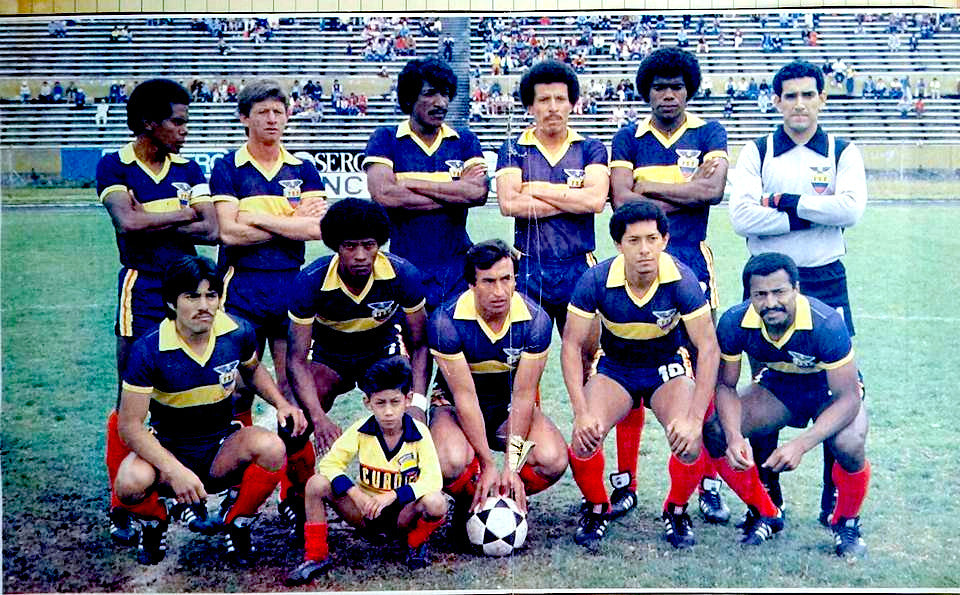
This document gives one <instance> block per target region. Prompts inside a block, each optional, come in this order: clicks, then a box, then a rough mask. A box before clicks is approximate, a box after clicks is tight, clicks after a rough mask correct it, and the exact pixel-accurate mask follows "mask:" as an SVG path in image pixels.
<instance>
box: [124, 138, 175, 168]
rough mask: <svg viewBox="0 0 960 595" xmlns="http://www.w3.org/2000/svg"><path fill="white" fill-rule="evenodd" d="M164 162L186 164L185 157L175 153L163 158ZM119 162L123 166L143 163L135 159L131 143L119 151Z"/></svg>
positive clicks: (135, 155)
mask: <svg viewBox="0 0 960 595" xmlns="http://www.w3.org/2000/svg"><path fill="white" fill-rule="evenodd" d="M164 161H169V162H171V163H179V164H184V163H186V162H187V160H186V158H185V157H181V156H180V155H178V154H176V153H167V156H166V157H164ZM120 162H121V163H123V164H124V165H130V164H131V163H133V162H140V163H143V162H142V161H140V160H139V159H137V154H136V153H135V152H134V150H133V142H129V143H127V144H126V145H124V146H123V148H122V149H120Z"/></svg>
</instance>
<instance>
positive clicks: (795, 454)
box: [763, 440, 807, 473]
mask: <svg viewBox="0 0 960 595" xmlns="http://www.w3.org/2000/svg"><path fill="white" fill-rule="evenodd" d="M806 452H807V451H806V450H805V449H804V448H803V447H802V446H801V445H799V444H797V442H796V441H794V440H791V441H789V442H787V443H786V444H784V445H783V446H780V447H779V448H777V449H776V450H775V451H773V454H771V455H770V457H769V458H767V460H766V461H764V463H763V466H764V467H767V468H768V469H770V470H771V471H774V472H776V473H779V472H780V471H793V470H794V469H796V468H797V467H799V466H800V461H801V460H802V459H803V455H804V454H805V453H806Z"/></svg>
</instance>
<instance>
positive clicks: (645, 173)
mask: <svg viewBox="0 0 960 595" xmlns="http://www.w3.org/2000/svg"><path fill="white" fill-rule="evenodd" d="M633 179H634V180H645V181H647V182H660V183H661V184H682V183H684V182H686V181H687V178H685V177H684V176H683V173H681V172H680V166H679V165H676V164H674V165H645V166H642V167H637V168H635V169H634V170H633Z"/></svg>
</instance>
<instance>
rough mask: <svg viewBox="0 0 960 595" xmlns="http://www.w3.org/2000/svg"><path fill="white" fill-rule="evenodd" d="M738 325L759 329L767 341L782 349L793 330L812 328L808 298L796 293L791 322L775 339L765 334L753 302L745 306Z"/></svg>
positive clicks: (764, 328)
mask: <svg viewBox="0 0 960 595" xmlns="http://www.w3.org/2000/svg"><path fill="white" fill-rule="evenodd" d="M740 326H741V327H743V328H749V329H760V333H761V334H762V335H763V338H764V339H765V340H766V341H767V342H768V343H770V344H771V345H773V346H774V347H776V348H777V349H782V348H783V346H784V345H786V344H787V341H789V340H790V338H791V337H793V333H794V331H810V330H813V315H812V313H811V309H810V300H808V299H807V298H806V296H804V295H803V294H798V295H797V312H796V314H795V315H794V318H793V323H792V324H791V325H790V327H789V328H787V330H786V332H784V333H783V336H781V337H780V339H779V340H777V341H774V340H773V339H771V338H770V336H769V335H768V334H767V327H766V326H765V325H764V324H763V318H761V317H760V314H758V313H757V311H756V310H755V309H754V308H753V304H750V305H749V306H747V311H746V312H745V313H744V315H743V320H741V321H740Z"/></svg>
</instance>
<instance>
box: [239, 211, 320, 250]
mask: <svg viewBox="0 0 960 595" xmlns="http://www.w3.org/2000/svg"><path fill="white" fill-rule="evenodd" d="M322 211H323V213H326V209H322ZM322 218H323V215H322V214H321V215H319V216H307V215H303V214H300V215H297V214H296V213H294V216H292V217H284V216H281V215H273V214H271V213H261V212H259V211H240V213H238V215H237V222H238V223H240V224H245V225H252V226H254V227H259V228H260V229H262V230H264V231H268V232H270V233H271V234H273V235H275V236H280V237H284V238H287V239H288V240H300V241H304V242H306V241H310V240H319V239H320V238H321V235H320V219H322Z"/></svg>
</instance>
